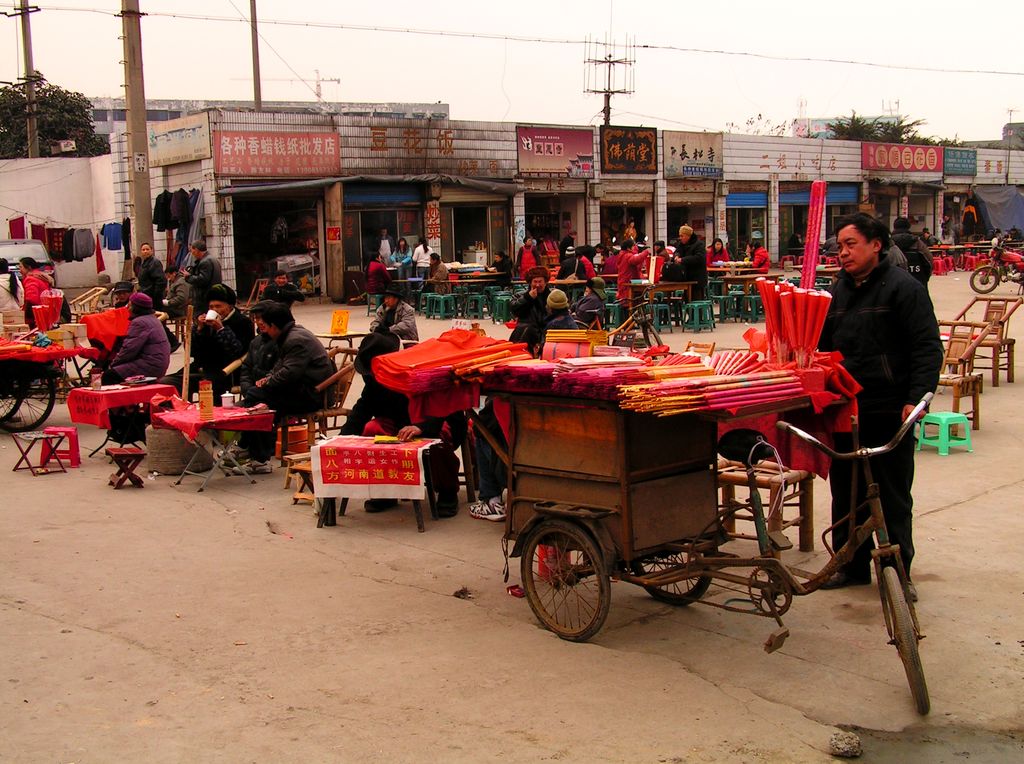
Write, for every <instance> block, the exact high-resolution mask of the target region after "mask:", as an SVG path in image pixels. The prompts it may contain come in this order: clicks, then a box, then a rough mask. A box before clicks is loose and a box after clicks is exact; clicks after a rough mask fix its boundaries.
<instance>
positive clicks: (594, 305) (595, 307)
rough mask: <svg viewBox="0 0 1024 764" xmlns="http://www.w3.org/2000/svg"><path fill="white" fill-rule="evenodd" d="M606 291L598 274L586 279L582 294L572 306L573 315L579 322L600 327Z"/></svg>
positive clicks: (596, 327)
mask: <svg viewBox="0 0 1024 764" xmlns="http://www.w3.org/2000/svg"><path fill="white" fill-rule="evenodd" d="M606 294H607V293H606V292H605V289H604V279H603V278H601V277H600V276H594V278H591V279H587V287H586V289H584V290H583V296H582V297H581V298H580V299H578V300H577V301H576V303H575V305H573V306H572V314H573V317H574V318H575V319H576V320H577V321H579V322H580V323H581V324H585V325H586V326H588V327H592V328H594V329H600V328H601V326H602V325H603V324H604V301H605V296H606Z"/></svg>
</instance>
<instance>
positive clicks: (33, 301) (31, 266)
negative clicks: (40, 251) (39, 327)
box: [18, 257, 53, 328]
mask: <svg viewBox="0 0 1024 764" xmlns="http://www.w3.org/2000/svg"><path fill="white" fill-rule="evenodd" d="M18 271H19V272H20V273H21V286H22V289H24V290H25V323H26V324H28V325H29V326H31V327H32V328H35V325H36V317H35V314H34V313H33V312H32V306H33V305H42V304H43V292H45V291H46V290H47V289H53V278H51V277H50V275H49V274H46V273H43V271H42V270H40V268H39V263H37V262H36V260H35V258H34V257H23V258H21V259H20V260H19V261H18Z"/></svg>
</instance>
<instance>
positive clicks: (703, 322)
mask: <svg viewBox="0 0 1024 764" xmlns="http://www.w3.org/2000/svg"><path fill="white" fill-rule="evenodd" d="M686 329H687V331H691V332H699V331H703V330H704V329H709V330H711V331H714V330H715V314H714V311H713V309H712V307H711V300H695V301H694V302H691V303H690V304H689V305H687V306H686Z"/></svg>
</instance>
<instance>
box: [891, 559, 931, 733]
mask: <svg viewBox="0 0 1024 764" xmlns="http://www.w3.org/2000/svg"><path fill="white" fill-rule="evenodd" d="M882 600H883V601H882V606H883V607H884V608H885V610H886V621H887V625H888V626H889V627H890V630H891V632H892V641H893V644H895V645H896V650H897V651H898V652H899V654H900V659H901V660H902V661H903V669H904V670H905V671H906V673H907V682H908V683H909V684H910V692H911V694H912V695H913V696H914V705H916V706H917V712H918V713H919V714H922V715H923V714H927V713H928V711H930V710H931V701H930V700H929V699H928V685H927V684H926V683H925V679H924V668H923V667H922V666H921V655H920V653H919V652H918V650H917V642H918V636H917V630H916V629H915V628H914V619H913V617H911V615H910V607H909V606H908V605H907V600H906V597H904V596H903V586H902V585H901V584H900V577H899V574H898V573H897V572H896V569H895V568H893V567H891V566H889V567H885V568H882Z"/></svg>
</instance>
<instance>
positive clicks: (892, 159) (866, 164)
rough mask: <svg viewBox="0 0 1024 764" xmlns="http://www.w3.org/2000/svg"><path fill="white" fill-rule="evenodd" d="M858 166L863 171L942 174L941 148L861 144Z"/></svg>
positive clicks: (898, 144)
mask: <svg viewBox="0 0 1024 764" xmlns="http://www.w3.org/2000/svg"><path fill="white" fill-rule="evenodd" d="M860 166H861V169H863V170H890V171H893V172H931V173H941V172H942V147H941V146H911V145H907V144H902V143H862V144H861V145H860Z"/></svg>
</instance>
